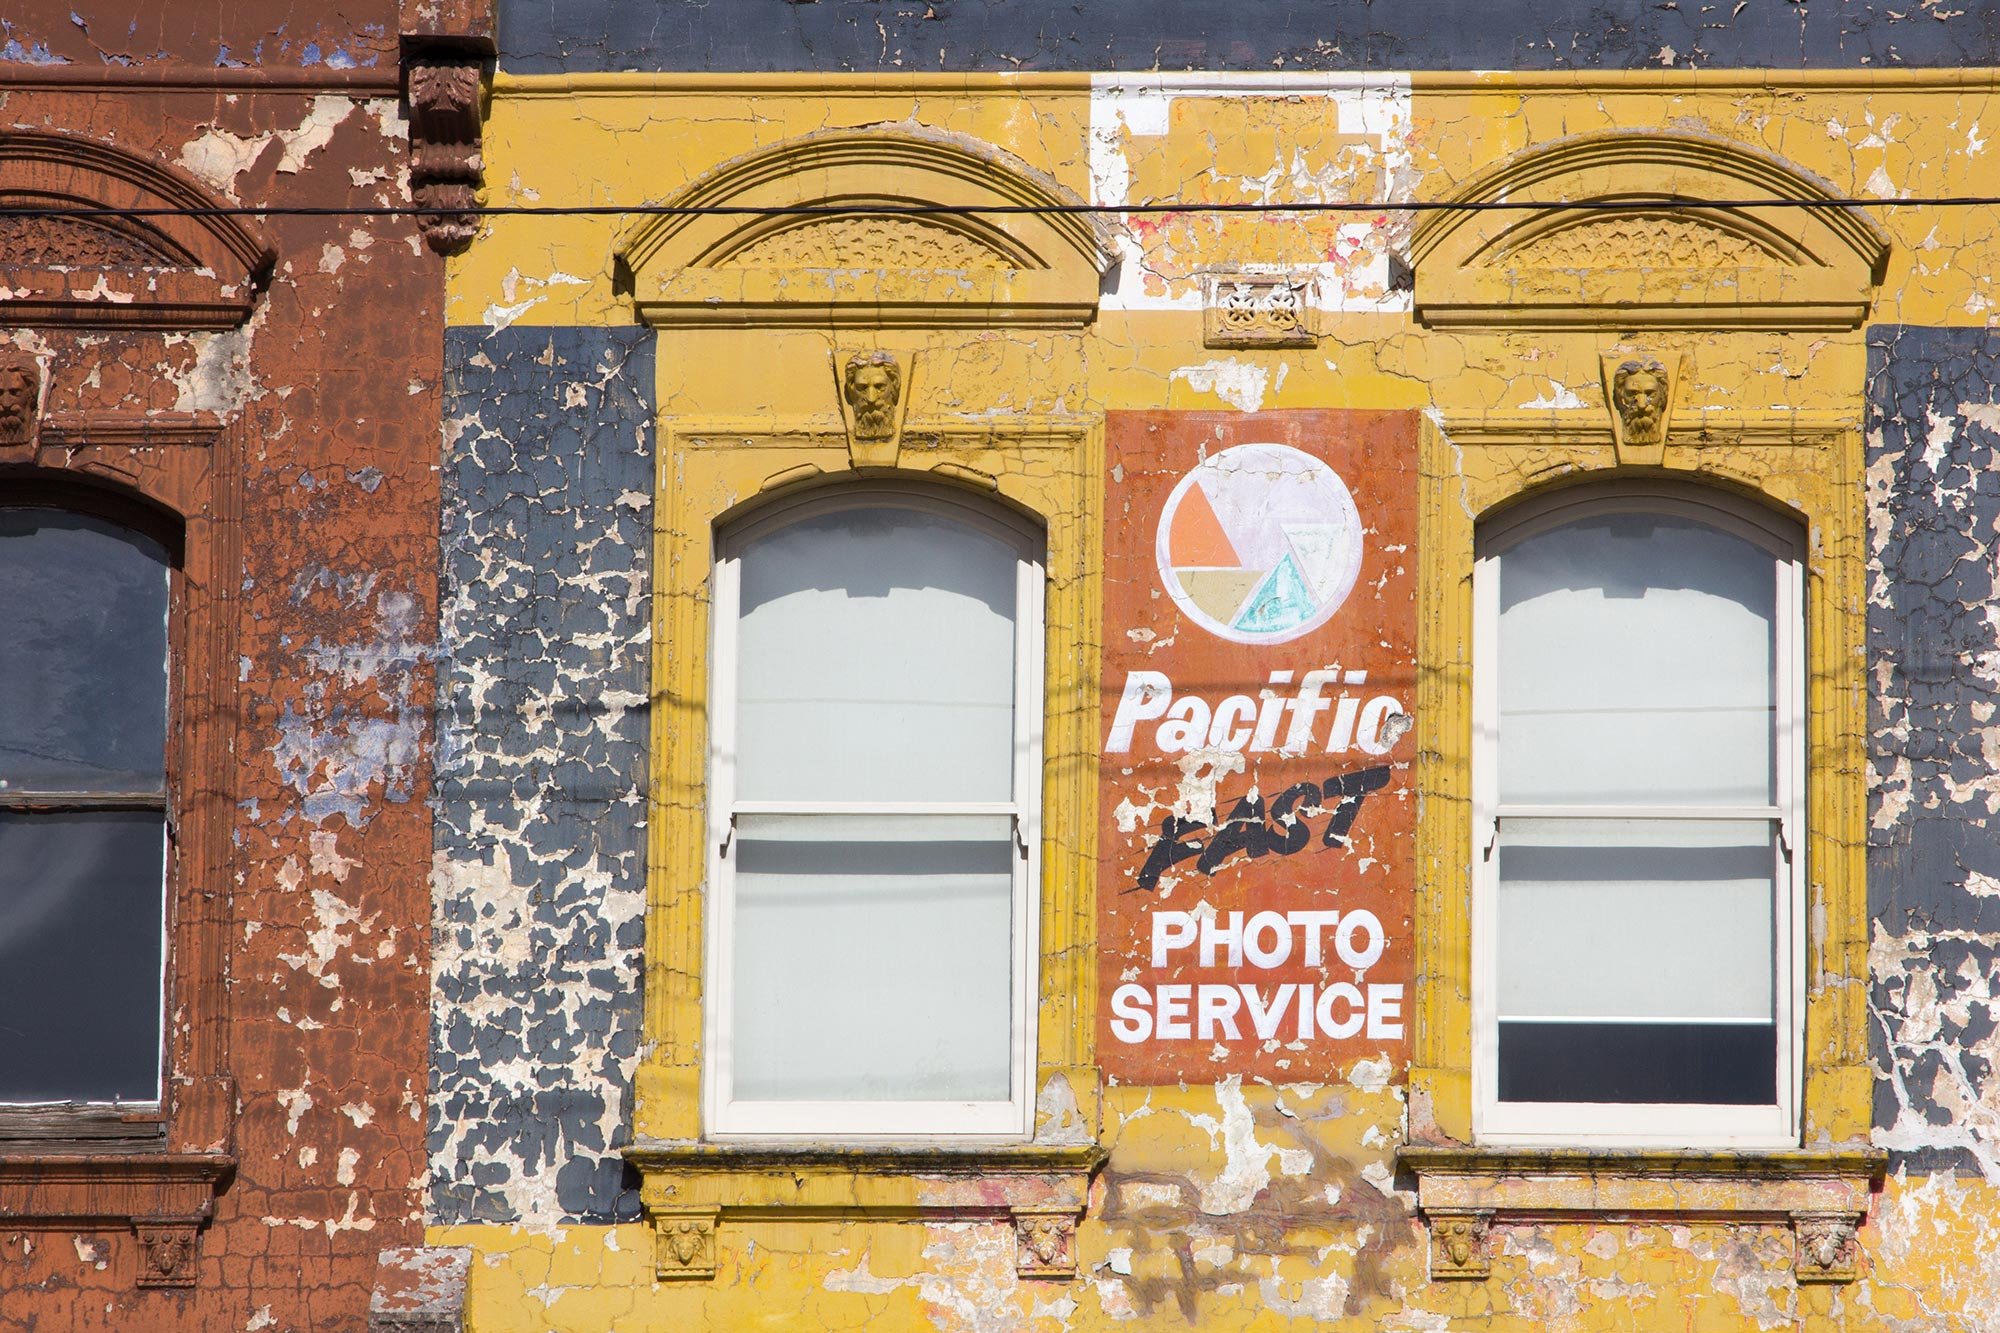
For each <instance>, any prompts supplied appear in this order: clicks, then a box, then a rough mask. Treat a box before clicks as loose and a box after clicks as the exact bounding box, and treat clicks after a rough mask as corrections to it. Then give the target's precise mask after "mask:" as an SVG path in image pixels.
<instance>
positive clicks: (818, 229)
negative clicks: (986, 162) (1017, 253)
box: [728, 214, 1009, 271]
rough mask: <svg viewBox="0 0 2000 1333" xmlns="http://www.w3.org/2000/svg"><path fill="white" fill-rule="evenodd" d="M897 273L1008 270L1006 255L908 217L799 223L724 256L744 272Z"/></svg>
mask: <svg viewBox="0 0 2000 1333" xmlns="http://www.w3.org/2000/svg"><path fill="white" fill-rule="evenodd" d="M885 257H890V258H894V259H896V260H898V261H899V262H898V263H897V265H896V267H899V268H942V269H956V270H960V271H965V270H971V269H989V268H1005V267H1008V264H1007V260H1008V258H1009V256H1007V255H1004V254H1002V253H1000V252H999V251H998V250H996V249H994V248H993V247H992V246H991V245H988V244H982V243H981V241H980V240H978V239H977V238H975V237H972V236H968V235H966V234H965V233H964V232H961V231H958V230H956V229H954V228H952V227H950V226H946V225H943V224H942V223H938V222H932V221H930V220H928V219H918V218H909V217H884V216H882V215H880V214H876V215H874V216H866V215H863V216H856V217H843V218H830V219H824V220H818V221H811V222H805V223H801V224H799V225H797V226H791V227H787V228H785V229H784V230H783V231H778V232H773V233H771V234H769V235H767V236H760V237H757V238H756V239H754V240H752V241H750V242H749V243H748V244H747V245H745V246H744V247H743V248H742V249H740V250H737V251H736V252H735V253H733V254H731V255H729V256H728V262H729V263H730V264H731V265H736V266H741V267H744V268H881V267H883V260H884V258H885Z"/></svg>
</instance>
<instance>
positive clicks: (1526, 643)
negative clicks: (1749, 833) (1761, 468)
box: [1499, 513, 1777, 805]
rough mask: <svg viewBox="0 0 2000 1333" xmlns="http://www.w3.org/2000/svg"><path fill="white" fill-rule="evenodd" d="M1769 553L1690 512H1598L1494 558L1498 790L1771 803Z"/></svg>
mask: <svg viewBox="0 0 2000 1333" xmlns="http://www.w3.org/2000/svg"><path fill="white" fill-rule="evenodd" d="M1776 589H1777V571H1776V564H1775V562H1774V561H1773V560H1772V557H1771V556H1770V554H1769V553H1767V552H1765V551H1763V550H1761V549H1759V548H1758V547H1756V546H1754V545H1752V544H1751V543H1750V542H1748V541H1745V540H1743V539H1742V538H1740V537H1737V536H1734V535H1732V534H1730V533H1727V532H1723V531H1720V530H1719V529H1716V528H1711V527H1708V526H1706V525H1704V524H1701V523H1697V522H1694V521H1692V520H1690V519H1685V518H1679V517H1673V516H1668V515H1657V514H1617V513H1612V514H1597V515H1593V516H1592V517H1589V518H1585V519H1580V520H1578V521H1576V522H1574V523H1569V524H1566V525H1564V526H1562V527H1559V528H1555V529H1552V530H1550V531H1547V532H1542V533H1538V534H1536V535H1534V536H1531V537H1528V538H1526V539H1524V540H1522V541H1521V542H1519V543H1518V544H1516V545H1515V546H1512V547H1510V548H1508V550H1507V551H1506V552H1505V553H1504V554H1503V555H1502V556H1501V557H1500V628H1499V637H1500V643H1499V649H1500V675H1499V693H1500V800H1501V801H1502V802H1518V803H1536V802H1592V803H1603V802H1648V803H1658V804H1754V805H1764V804H1769V803H1771V802H1772V801H1773V800H1774V799H1775V795H1774V792H1775V787H1774V783H1773V761H1772V755H1773V752H1774V742H1775V726H1774V723H1775V719H1776V691H1775V687H1774V675H1773V672H1774V663H1775V660H1776V654H1775V651H1774V644H1775V639H1774V634H1775V626H1776V609H1775V597H1776Z"/></svg>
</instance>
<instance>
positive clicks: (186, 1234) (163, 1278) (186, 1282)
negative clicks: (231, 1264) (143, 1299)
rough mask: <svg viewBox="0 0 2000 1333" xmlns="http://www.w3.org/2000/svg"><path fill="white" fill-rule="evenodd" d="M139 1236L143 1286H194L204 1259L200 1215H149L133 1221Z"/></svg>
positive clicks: (140, 1277)
mask: <svg viewBox="0 0 2000 1333" xmlns="http://www.w3.org/2000/svg"><path fill="white" fill-rule="evenodd" d="M132 1231H133V1234H134V1235H136V1236H137V1237H138V1238H139V1279H138V1285H140V1286H142V1287H192V1286H193V1285H194V1280H195V1271H196V1269H198V1268H199V1267H200V1259H201V1219H200V1218H199V1217H147V1218H140V1219H138V1220H137V1221H135V1222H134V1223H133V1224H132Z"/></svg>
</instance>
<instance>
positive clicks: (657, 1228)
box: [652, 1208, 721, 1282]
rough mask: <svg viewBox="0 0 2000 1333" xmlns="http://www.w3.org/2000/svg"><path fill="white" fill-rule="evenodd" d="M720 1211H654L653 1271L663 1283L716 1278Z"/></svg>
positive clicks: (685, 1209)
mask: <svg viewBox="0 0 2000 1333" xmlns="http://www.w3.org/2000/svg"><path fill="white" fill-rule="evenodd" d="M720 1216H721V1209H719V1208H664V1209H654V1210H653V1214H652V1217H653V1272H654V1274H655V1275H656V1276H657V1277H658V1278H659V1279H660V1280H661V1281H662V1282H672V1281H680V1280H682V1279H690V1278H691V1279H695V1280H698V1281H699V1280H705V1279H708V1278H712V1277H714V1276H715V1224H716V1221H717V1219H718V1218H719V1217H720Z"/></svg>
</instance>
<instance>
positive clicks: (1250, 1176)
mask: <svg viewBox="0 0 2000 1333" xmlns="http://www.w3.org/2000/svg"><path fill="white" fill-rule="evenodd" d="M1215 1100H1216V1102H1217V1104H1218V1106H1219V1107H1220V1108H1221V1111H1222V1119H1221V1120H1219V1121H1218V1120H1217V1119H1216V1118H1215V1117H1214V1116H1206V1115H1191V1116H1189V1117H1188V1123H1190V1124H1192V1125H1193V1126H1194V1127H1195V1128H1196V1129H1200V1130H1205V1131H1207V1133H1208V1137H1209V1143H1210V1146H1212V1147H1218V1148H1220V1149H1221V1150H1222V1153H1223V1166H1222V1171H1221V1173H1220V1174H1219V1175H1217V1176H1216V1177H1215V1178H1214V1179H1213V1180H1210V1181H1209V1182H1207V1183H1206V1184H1204V1185H1202V1186H1201V1203H1200V1207H1201V1211H1202V1212H1204V1213H1207V1214H1209V1215H1210V1216H1226V1215H1228V1214H1230V1213H1241V1212H1247V1211H1248V1210H1249V1209H1250V1206H1251V1205H1252V1204H1254V1203H1256V1202H1257V1196H1258V1195H1259V1194H1262V1193H1263V1192H1264V1187H1265V1186H1266V1185H1269V1184H1270V1183H1271V1159H1272V1158H1273V1157H1275V1156H1277V1155H1278V1152H1279V1150H1278V1149H1277V1148H1276V1147H1273V1146H1271V1145H1270V1144H1266V1143H1261V1142H1259V1141H1258V1139H1257V1119H1256V1117H1255V1116H1254V1115H1252V1114H1251V1113H1250V1103H1249V1102H1248V1101H1246V1100H1244V1097H1243V1077H1242V1075H1240V1074H1231V1075H1230V1076H1229V1077H1228V1078H1225V1079H1223V1080H1222V1081H1221V1082H1220V1083H1218V1084H1216V1085H1215Z"/></svg>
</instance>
